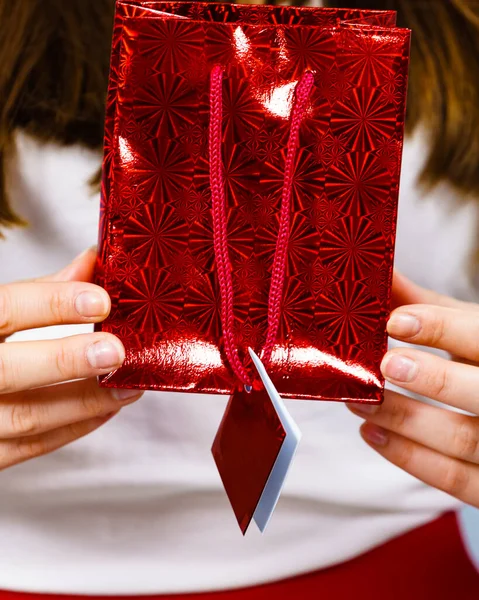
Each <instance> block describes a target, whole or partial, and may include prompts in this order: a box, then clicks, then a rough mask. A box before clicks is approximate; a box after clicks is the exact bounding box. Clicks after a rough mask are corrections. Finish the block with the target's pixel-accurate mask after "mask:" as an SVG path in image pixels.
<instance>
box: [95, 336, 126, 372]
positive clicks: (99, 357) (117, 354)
mask: <svg viewBox="0 0 479 600" xmlns="http://www.w3.org/2000/svg"><path fill="white" fill-rule="evenodd" d="M87 360H88V362H89V363H90V365H91V366H92V367H93V368H94V369H99V370H105V369H114V368H116V367H119V366H120V365H121V363H122V362H123V361H124V353H123V351H122V350H120V348H119V347H118V346H117V345H116V344H114V343H112V342H106V341H103V342H97V343H96V344H93V345H92V346H90V347H89V348H88V351H87Z"/></svg>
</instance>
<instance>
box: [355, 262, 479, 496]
mask: <svg viewBox="0 0 479 600" xmlns="http://www.w3.org/2000/svg"><path fill="white" fill-rule="evenodd" d="M393 295H394V303H395V304H396V305H401V304H402V306H400V307H399V308H397V309H396V310H395V311H394V312H393V313H392V314H391V317H390V320H389V323H388V332H389V334H390V335H391V336H392V337H393V338H396V339H398V340H402V341H404V342H408V343H411V344H419V345H422V346H429V347H431V348H439V349H441V350H445V351H447V352H449V353H450V354H452V355H455V356H458V357H460V358H462V359H464V362H453V361H451V360H446V359H444V358H440V357H438V356H435V355H433V354H431V353H428V352H421V351H419V350H416V349H411V348H396V349H394V350H391V351H390V352H388V353H387V354H386V356H385V358H384V360H383V362H382V365H381V370H382V372H383V374H384V377H385V378H386V379H387V380H388V381H390V382H391V383H394V384H396V385H398V386H400V387H402V388H404V389H406V390H409V391H411V392H414V393H417V394H421V395H422V396H426V397H429V398H432V399H434V400H438V401H439V402H442V403H444V404H447V405H449V406H453V407H456V408H459V409H462V410H464V411H467V412H469V413H472V414H474V415H478V414H479V366H477V363H478V362H479V306H478V305H476V304H469V303H466V302H459V301H457V300H454V299H452V298H448V297H445V296H441V295H439V294H435V293H434V292H430V291H428V290H423V289H422V288H420V287H419V286H416V285H415V284H413V283H412V282H410V281H408V280H407V279H406V278H405V277H403V276H402V275H399V274H397V275H396V276H395V282H394V288H393ZM412 302H414V304H411V303H412ZM465 363H468V364H465ZM349 408H350V409H351V411H352V412H354V413H355V414H357V415H358V416H361V417H363V418H364V419H366V423H365V424H363V426H362V427H361V434H362V436H363V438H364V439H365V440H366V442H367V443H368V444H369V445H370V446H371V447H373V448H374V449H375V450H377V451H378V452H379V453H380V454H381V455H382V456H384V457H385V458H386V459H388V460H390V461H391V462H392V463H394V464H395V465H397V466H399V467H401V468H402V469H404V470H405V471H407V472H408V473H410V474H411V475H414V476H415V477H417V478H419V479H421V480H422V481H424V482H425V483H427V484H429V485H432V486H434V487H436V488H438V489H440V490H443V491H445V492H447V493H448V494H451V495H452V496H455V497H456V498H458V499H460V500H462V501H463V502H466V503H468V504H471V505H473V506H476V507H479V419H478V418H477V416H468V415H463V414H458V413H455V412H451V411H448V410H446V409H443V408H437V407H434V406H429V405H427V404H425V403H423V402H419V401H417V400H413V399H411V398H408V397H406V396H403V395H401V394H397V393H395V392H391V391H386V395H385V402H384V404H383V405H381V406H372V405H365V404H363V405H358V404H350V405H349Z"/></svg>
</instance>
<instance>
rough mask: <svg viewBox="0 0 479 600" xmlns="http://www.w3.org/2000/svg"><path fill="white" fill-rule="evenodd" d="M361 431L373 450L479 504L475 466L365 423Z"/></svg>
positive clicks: (449, 492) (478, 474) (405, 469)
mask: <svg viewBox="0 0 479 600" xmlns="http://www.w3.org/2000/svg"><path fill="white" fill-rule="evenodd" d="M361 435H362V436H363V438H364V440H365V441H366V442H367V443H368V444H369V445H370V446H371V447H372V448H374V450H376V451H377V452H379V454H381V455H382V456H384V458H386V459H387V460H389V461H390V462H392V463H393V464H395V465H397V466H398V467H400V468H401V469H403V470H404V471H406V472H408V473H410V474H411V475H413V476H414V477H417V478H418V479H420V480H421V481H423V482H424V483H426V484H428V485H432V486H433V487H435V488H438V489H439V490H442V491H443V492H446V493H447V494H450V495H451V496H454V497H455V498H458V499H459V500H462V501H463V502H466V503H467V504H471V505H473V506H478V507H479V467H478V466H477V465H473V464H471V463H466V462H464V461H461V460H458V459H456V458H451V457H450V456H446V455H444V454H442V453H440V452H436V450H431V449H430V448H426V447H425V446H421V444H418V443H416V442H413V441H411V440H408V439H407V438H405V437H403V436H401V435H398V434H397V433H393V432H389V431H387V430H385V429H382V428H380V427H378V426H377V425H373V424H370V423H365V424H364V425H363V426H362V427H361Z"/></svg>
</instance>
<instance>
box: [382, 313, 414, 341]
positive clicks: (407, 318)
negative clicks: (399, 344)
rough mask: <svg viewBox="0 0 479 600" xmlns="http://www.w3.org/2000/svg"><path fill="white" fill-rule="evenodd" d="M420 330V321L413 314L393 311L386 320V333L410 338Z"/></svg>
mask: <svg viewBox="0 0 479 600" xmlns="http://www.w3.org/2000/svg"><path fill="white" fill-rule="evenodd" d="M420 331H421V321H420V320H419V319H418V318H417V317H415V316H414V315H408V314H404V313H393V314H392V315H391V318H390V319H389V321H388V333H390V334H391V335H392V336H396V337H399V338H412V337H414V336H415V335H417V334H418V333H419V332H420Z"/></svg>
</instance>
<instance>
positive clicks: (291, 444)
mask: <svg viewBox="0 0 479 600" xmlns="http://www.w3.org/2000/svg"><path fill="white" fill-rule="evenodd" d="M249 353H250V356H251V358H252V359H253V362H254V365H255V367H256V370H257V371H258V375H259V376H260V378H261V381H262V382H263V385H264V387H265V389H266V391H267V393H268V396H269V397H270V398H271V402H272V404H273V406H274V408H275V410H276V412H277V414H278V416H279V418H280V420H281V423H282V425H283V428H284V430H285V431H286V438H285V440H284V442H283V445H282V447H281V451H280V453H279V455H278V458H277V459H276V462H275V464H274V467H273V470H272V471H271V474H270V476H269V478H268V481H267V483H266V486H265V488H264V490H263V493H262V495H261V498H260V501H259V503H258V506H257V507H256V510H255V512H254V515H253V519H254V521H255V523H256V525H257V526H258V528H259V530H260V531H261V532H264V530H265V529H266V526H267V525H268V523H269V521H270V519H271V516H272V514H273V511H274V509H275V507H276V504H277V503H278V500H279V497H280V495H281V490H282V489H283V486H284V482H285V479H286V476H287V474H288V471H289V468H290V466H291V463H292V462H293V458H294V455H295V454H296V450H297V448H298V445H299V442H300V440H301V432H300V430H299V428H298V426H297V425H296V423H295V422H294V421H293V418H292V417H291V415H290V414H289V412H288V410H287V408H286V406H285V404H284V402H283V399H282V398H281V396H280V395H279V394H278V392H277V390H276V388H275V387H274V384H273V382H272V381H271V379H270V377H269V375H268V373H267V372H266V369H265V368H264V365H263V363H262V362H261V360H260V358H259V357H258V356H257V355H256V354H255V352H254V351H253V350H252V349H251V348H249Z"/></svg>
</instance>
